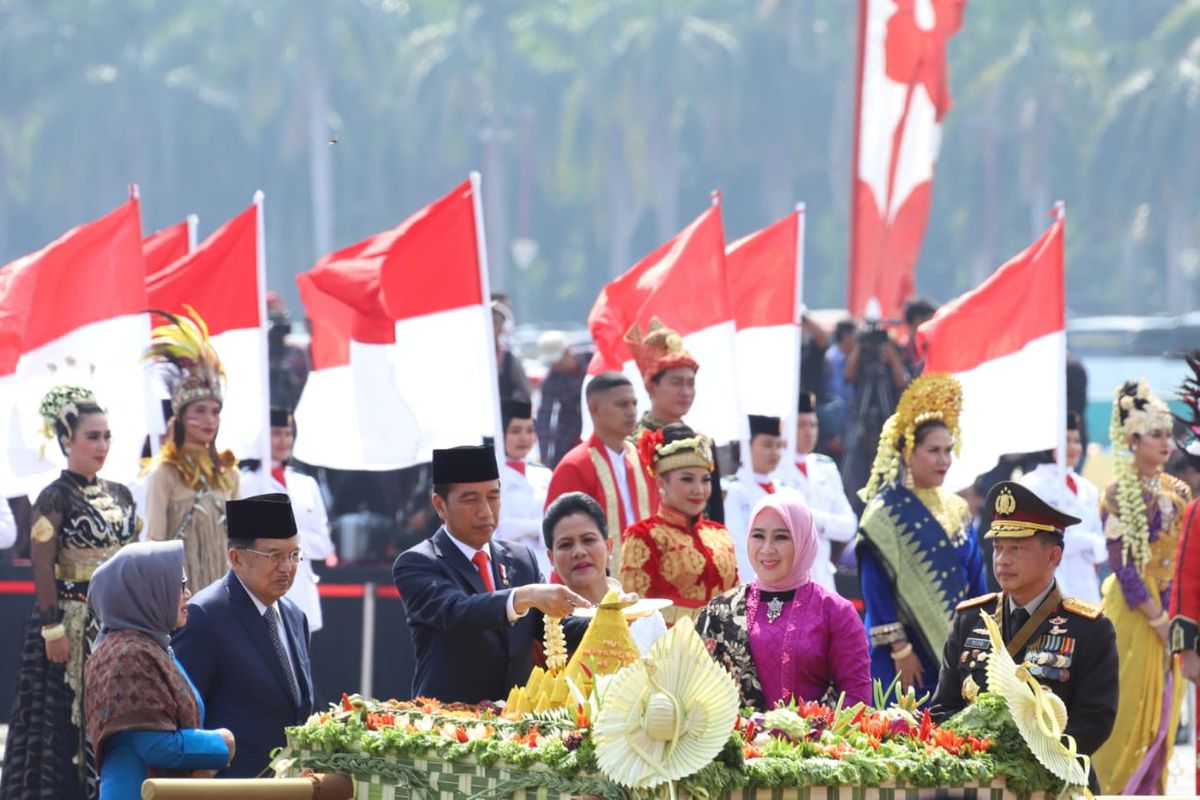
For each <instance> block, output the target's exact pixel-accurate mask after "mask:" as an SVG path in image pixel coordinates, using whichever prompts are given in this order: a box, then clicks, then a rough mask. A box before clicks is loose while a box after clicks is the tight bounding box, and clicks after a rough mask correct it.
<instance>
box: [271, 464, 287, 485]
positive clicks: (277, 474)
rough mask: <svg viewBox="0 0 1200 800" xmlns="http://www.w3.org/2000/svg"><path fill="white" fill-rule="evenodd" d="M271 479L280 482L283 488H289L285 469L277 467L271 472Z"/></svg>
mask: <svg viewBox="0 0 1200 800" xmlns="http://www.w3.org/2000/svg"><path fill="white" fill-rule="evenodd" d="M271 477H272V478H274V479H275V480H277V481H279V483H280V484H281V485H283V486H287V476H286V474H284V471H283V467H275V469H273V470H271Z"/></svg>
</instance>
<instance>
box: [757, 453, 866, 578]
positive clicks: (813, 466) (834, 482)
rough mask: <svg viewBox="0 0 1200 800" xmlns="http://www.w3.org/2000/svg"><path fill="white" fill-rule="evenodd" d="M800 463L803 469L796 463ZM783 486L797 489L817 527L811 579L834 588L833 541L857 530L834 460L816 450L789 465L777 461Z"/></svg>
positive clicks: (852, 534)
mask: <svg viewBox="0 0 1200 800" xmlns="http://www.w3.org/2000/svg"><path fill="white" fill-rule="evenodd" d="M801 464H804V469H803V470H802V469H801V468H800V465H801ZM776 474H777V475H778V476H779V481H780V483H782V484H783V485H784V486H787V487H788V488H790V489H793V490H795V491H797V492H799V493H800V495H801V496H802V497H803V498H804V502H805V504H807V505H808V508H809V510H810V511H812V515H813V524H814V525H816V528H817V558H816V561H814V562H813V579H814V580H816V582H817V583H819V584H820V585H821V586H824V587H825V588H826V589H828V590H829V591H831V592H836V591H837V587H836V586H835V585H834V580H833V576H834V573H835V572H836V571H837V570H836V569H834V566H833V558H832V554H833V542H849V541H851V540H852V539H854V534H855V533H857V532H858V517H856V516H854V509H852V508H850V501H849V500H848V499H847V498H846V490H845V489H844V488H843V487H842V474H841V473H840V472H839V471H838V467H837V463H836V462H835V461H834V460H833V459H832V458H830V457H829V456H826V455H822V454H820V453H809V454H808V455H804V456H802V455H797V456H795V461H794V462H793V463H792V464H791V465H780V469H779V471H778V472H777V473H776Z"/></svg>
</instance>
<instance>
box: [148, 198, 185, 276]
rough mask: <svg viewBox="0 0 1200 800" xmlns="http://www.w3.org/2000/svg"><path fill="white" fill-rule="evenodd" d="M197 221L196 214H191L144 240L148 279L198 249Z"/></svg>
mask: <svg viewBox="0 0 1200 800" xmlns="http://www.w3.org/2000/svg"><path fill="white" fill-rule="evenodd" d="M196 222H197V218H196V215H195V214H189V215H188V218H187V219H185V220H183V221H182V222H176V223H175V224H174V225H168V226H167V227H165V228H160V229H159V230H156V231H155V232H154V233H152V234H150V235H149V236H147V237H146V238H145V239H143V240H142V259H143V260H144V261H145V263H146V278H147V279H149V278H150V277H151V276H153V275H154V274H155V273H156V272H158V271H159V270H161V269H165V268H166V267H169V266H170V265H171V264H173V263H175V262H176V261H178V260H179V259H181V258H183V257H184V256H186V255H187V254H188V253H190V252H192V251H193V250H195V249H196Z"/></svg>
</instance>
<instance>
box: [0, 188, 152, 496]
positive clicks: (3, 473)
mask: <svg viewBox="0 0 1200 800" xmlns="http://www.w3.org/2000/svg"><path fill="white" fill-rule="evenodd" d="M145 309H146V286H145V269H144V267H143V262H142V234H141V221H140V212H139V206H138V200H137V197H136V195H135V196H134V197H131V198H130V199H129V201H128V202H126V203H125V204H124V205H122V206H121V207H120V208H117V209H116V210H115V211H112V212H110V213H109V214H107V215H106V216H104V217H101V218H100V219H98V220H95V221H94V222H89V223H86V224H84V225H80V226H78V227H76V228H72V229H71V230H69V231H67V232H66V233H65V234H63V235H62V236H61V237H59V238H58V239H57V240H55V241H54V242H51V243H50V244H48V245H46V246H45V247H43V248H42V249H41V250H39V251H38V252H36V253H32V254H31V255H27V256H24V257H22V258H19V259H17V260H16V261H13V262H11V263H9V264H6V265H4V266H3V267H0V431H2V433H0V439H2V440H3V441H4V452H3V454H2V455H0V486H3V487H4V489H3V492H0V494H5V495H11V494H17V493H21V492H27V493H30V494H35V493H36V492H38V491H40V490H41V488H42V487H43V486H44V485H45V484H46V483H47V482H49V480H51V479H53V477H54V472H55V471H56V470H57V469H58V468H60V467H61V466H62V465H63V463H64V462H63V459H62V455H61V453H60V451H59V448H58V445H57V444H56V443H55V442H54V441H50V442H48V443H47V442H46V440H45V439H44V438H43V436H42V433H41V429H42V419H41V417H40V415H39V413H38V408H39V406H40V404H41V400H42V397H43V395H44V394H45V393H46V392H47V391H48V390H49V389H50V388H51V387H53V386H55V385H58V384H61V383H73V384H79V385H82V386H84V387H86V388H89V389H91V390H92V391H93V392H94V393H95V395H96V398H97V400H98V401H99V402H100V405H101V406H103V407H105V408H107V409H108V424H109V427H110V428H111V430H112V434H113V440H112V447H111V449H110V450H109V454H108V458H107V460H106V462H105V465H104V467H103V469H102V470H101V474H102V475H104V476H105V477H107V478H111V479H113V480H128V479H130V478H133V477H134V476H135V475H136V474H137V471H138V466H139V463H138V457H139V455H140V453H141V449H142V440H143V439H144V438H145V436H146V431H147V426H146V420H147V401H146V396H147V394H146V391H145V382H144V379H143V371H142V365H141V364H140V362H139V360H138V359H139V356H140V355H141V353H142V351H143V350H145V348H146V347H147V345H149V343H150V327H149V323H148V320H147V315H146V314H145Z"/></svg>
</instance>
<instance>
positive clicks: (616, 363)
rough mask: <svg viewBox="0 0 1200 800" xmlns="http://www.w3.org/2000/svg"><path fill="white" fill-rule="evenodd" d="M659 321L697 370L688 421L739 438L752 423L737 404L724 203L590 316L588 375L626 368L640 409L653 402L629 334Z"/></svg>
mask: <svg viewBox="0 0 1200 800" xmlns="http://www.w3.org/2000/svg"><path fill="white" fill-rule="evenodd" d="M654 318H657V319H659V320H661V321H662V323H663V324H664V325H666V326H667V327H668V328H671V329H672V330H674V331H675V332H676V333H678V334H679V335H680V336H681V337H682V339H683V345H684V347H685V348H686V349H687V350H688V351H689V352H690V353H691V354H692V356H693V357H694V358H695V359H696V361H697V363H698V364H699V365H700V369H699V370H698V371H697V372H696V400H695V404H694V405H693V406H692V409H691V411H690V412H689V413H688V415H687V417H686V420H685V421H686V422H687V424H688V425H690V426H691V427H692V428H693V429H694V430H697V431H699V432H701V433H704V434H705V435H707V436H709V437H710V438H711V439H713V441H715V442H716V443H718V444H723V443H726V442H731V441H739V440H740V439H741V438H742V436H743V435H744V434H745V431H746V429H747V423H746V421H745V419H744V418H743V414H742V412H741V407H740V405H739V403H738V388H737V387H738V376H736V375H735V371H734V367H735V364H736V356H735V355H734V350H735V347H734V330H735V327H734V320H733V309H732V308H731V307H730V302H729V292H728V288H727V282H726V265H725V230H724V228H723V226H722V224H721V206H720V204H719V203H715V204H713V205H712V206H711V207H709V208H707V209H705V211H704V213H702V214H701V215H700V216H698V217H696V219H695V220H694V221H693V222H692V223H691V224H690V225H688V226H687V227H686V228H684V229H683V230H682V231H680V232H679V233H678V234H677V235H676V236H675V237H674V238H673V239H671V240H670V241H668V242H666V243H665V244H663V245H661V246H659V247H658V249H656V250H654V251H653V252H652V253H650V254H649V255H647V256H646V257H644V258H643V259H642V260H641V261H639V262H638V263H636V264H634V265H633V267H632V268H630V269H629V271H628V272H626V273H625V274H624V275H622V276H621V277H619V278H617V279H615V280H613V281H611V282H610V283H609V284H608V285H606V286H605V287H604V288H603V289H602V290H601V292H600V296H599V297H597V298H596V302H595V304H594V305H593V306H592V310H591V313H590V314H588V327H589V328H590V329H591V332H592V339H593V341H594V342H595V343H596V355H595V356H594V357H593V358H592V360H591V363H590V364H589V365H588V373H589V374H591V375H598V374H600V373H601V372H606V371H609V370H618V371H624V372H625V373H626V375H627V376H628V377H629V379H630V381H632V382H633V385H634V388H635V391H637V393H638V400H639V404H640V405H641V406H642V407H643V408H647V407H648V397H647V395H646V392H645V388H644V384H643V382H642V376H641V375H640V374H639V372H638V368H637V365H636V364H635V363H634V360H633V355H632V353H631V352H630V350H629V347H628V346H627V345H626V344H625V336H626V334H627V333H628V332H629V331H630V329H631V328H632V327H633V326H634V324H637V325H639V326H640V327H641V329H642V330H643V331H644V330H646V329H647V328H648V327H649V325H650V321H651V320H652V319H654Z"/></svg>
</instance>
